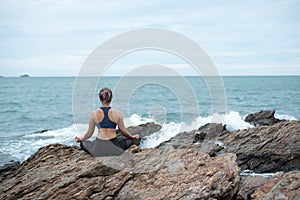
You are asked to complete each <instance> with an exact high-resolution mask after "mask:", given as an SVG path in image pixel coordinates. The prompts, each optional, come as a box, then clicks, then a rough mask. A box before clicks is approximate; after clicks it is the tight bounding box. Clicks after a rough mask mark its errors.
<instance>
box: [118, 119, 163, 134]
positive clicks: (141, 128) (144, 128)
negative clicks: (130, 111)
mask: <svg viewBox="0 0 300 200" xmlns="http://www.w3.org/2000/svg"><path fill="white" fill-rule="evenodd" d="M161 127H162V126H161V125H160V124H155V123H154V122H149V123H146V124H141V125H138V126H130V127H128V128H127V130H128V131H129V132H130V133H131V134H132V135H135V134H139V135H140V138H144V137H146V136H149V135H151V134H153V133H155V132H158V131H159V130H160V129H161ZM117 134H118V136H120V135H121V133H120V131H119V130H117Z"/></svg>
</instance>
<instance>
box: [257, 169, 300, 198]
mask: <svg viewBox="0 0 300 200" xmlns="http://www.w3.org/2000/svg"><path fill="white" fill-rule="evenodd" d="M299 180H300V171H291V172H288V173H283V172H278V173H276V174H275V176H274V177H273V178H272V179H271V180H269V181H268V182H267V183H265V184H263V185H262V186H261V187H259V188H258V189H257V190H256V191H255V192H254V193H253V194H252V196H251V197H252V199H291V200H292V199H293V200H294V199H295V200H296V199H300V192H299V191H300V181H299Z"/></svg>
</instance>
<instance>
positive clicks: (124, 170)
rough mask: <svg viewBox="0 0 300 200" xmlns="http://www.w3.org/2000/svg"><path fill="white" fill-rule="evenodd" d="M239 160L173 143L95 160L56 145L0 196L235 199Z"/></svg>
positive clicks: (5, 185)
mask: <svg viewBox="0 0 300 200" xmlns="http://www.w3.org/2000/svg"><path fill="white" fill-rule="evenodd" d="M235 160H236V156H235V155H234V154H230V153H228V154H223V155H220V156H217V157H215V158H211V157H209V156H208V155H206V154H203V153H201V152H198V151H195V150H194V149H192V148H191V149H174V148H172V147H169V148H165V149H145V150H142V151H141V152H139V153H136V154H131V153H124V154H122V155H121V156H113V157H97V158H94V157H92V156H90V155H89V154H87V153H85V152H84V151H82V150H80V149H79V147H77V146H66V145H61V144H53V145H49V146H46V147H42V148H40V149H39V150H38V151H37V152H36V153H35V154H33V155H32V156H31V157H30V158H28V159H27V160H26V161H25V162H23V163H22V165H21V166H20V167H19V168H18V169H17V170H16V174H15V175H14V176H13V177H11V178H9V179H5V180H3V182H2V184H1V188H0V199H57V198H59V199H141V198H142V199H153V198H154V197H155V198H156V199H172V198H178V199H179V198H185V199H196V198H200V199H232V198H233V197H234V196H235V195H236V194H237V192H238V188H239V183H240V176H239V173H240V168H239V167H238V166H237V164H236V162H235Z"/></svg>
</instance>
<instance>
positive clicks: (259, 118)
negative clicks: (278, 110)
mask: <svg viewBox="0 0 300 200" xmlns="http://www.w3.org/2000/svg"><path fill="white" fill-rule="evenodd" d="M274 115H275V110H262V111H260V112H257V113H252V114H249V115H248V116H247V117H246V118H245V121H246V122H249V123H250V124H253V125H255V126H258V125H268V126H270V125H274V124H276V123H278V122H280V121H283V120H279V119H277V118H275V116H274Z"/></svg>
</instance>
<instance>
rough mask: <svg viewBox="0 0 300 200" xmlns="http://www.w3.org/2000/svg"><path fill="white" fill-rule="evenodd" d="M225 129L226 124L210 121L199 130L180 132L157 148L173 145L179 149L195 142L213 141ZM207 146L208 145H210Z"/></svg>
mask: <svg viewBox="0 0 300 200" xmlns="http://www.w3.org/2000/svg"><path fill="white" fill-rule="evenodd" d="M223 131H226V126H223V125H222V124H216V123H208V124H206V125H204V126H201V127H200V128H199V129H198V130H193V131H191V132H183V133H179V134H177V135H176V136H175V137H173V138H171V139H170V140H168V141H166V142H163V143H162V144H160V145H159V146H158V147H157V148H165V147H167V146H173V147H174V148H179V149H184V148H188V147H191V146H192V145H193V144H194V143H203V142H204V141H213V139H215V138H217V136H218V135H219V134H221V133H222V132H223ZM212 144H213V142H212ZM206 146H207V147H208V146H209V145H206ZM213 148H215V147H213ZM208 152H209V151H205V153H208Z"/></svg>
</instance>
